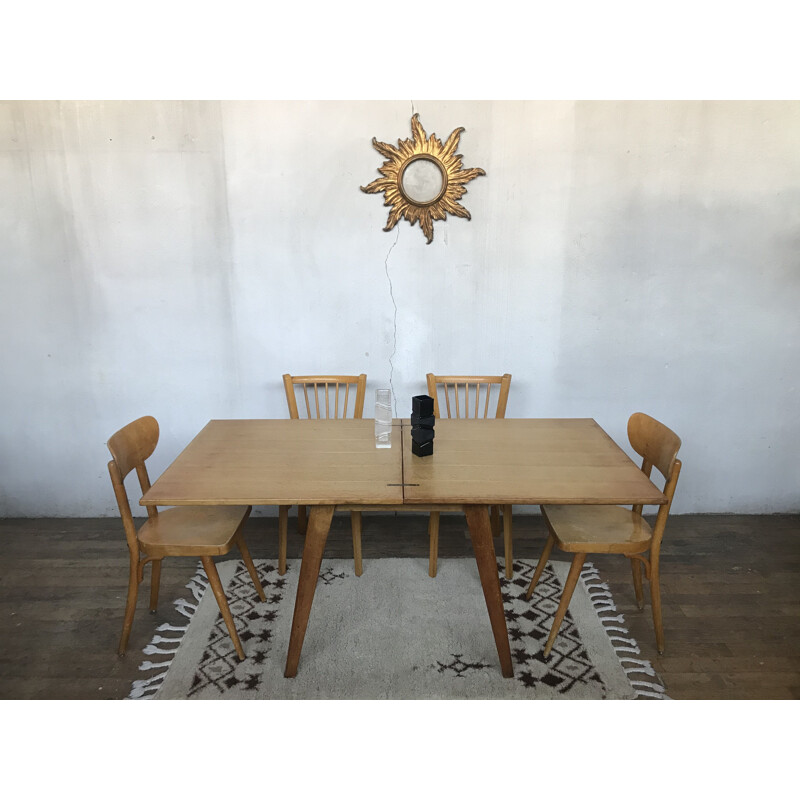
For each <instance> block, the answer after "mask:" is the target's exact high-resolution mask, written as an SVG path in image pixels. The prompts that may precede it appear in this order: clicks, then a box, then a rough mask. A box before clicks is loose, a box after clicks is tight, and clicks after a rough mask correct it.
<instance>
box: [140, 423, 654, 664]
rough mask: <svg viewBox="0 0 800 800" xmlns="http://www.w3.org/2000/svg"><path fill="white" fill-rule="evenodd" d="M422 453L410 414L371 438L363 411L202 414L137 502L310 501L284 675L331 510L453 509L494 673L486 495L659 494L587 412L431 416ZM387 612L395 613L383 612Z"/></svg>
mask: <svg viewBox="0 0 800 800" xmlns="http://www.w3.org/2000/svg"><path fill="white" fill-rule="evenodd" d="M435 431H436V438H435V440H434V452H433V455H430V456H426V457H419V456H416V455H413V454H412V452H411V425H410V420H395V422H394V425H393V428H392V446H391V447H390V448H376V447H375V437H374V422H373V420H371V419H355V420H273V419H257V420H212V421H211V422H209V423H208V424H207V425H206V426H205V427H204V428H203V429H202V430H201V431H200V433H198V434H197V436H196V437H195V438H194V439H193V440H192V441H191V442H190V443H189V444H188V445H187V447H186V448H185V449H184V450H183V452H181V453H180V454H179V455H178V457H177V458H176V459H175V461H174V462H173V463H172V464H171V465H170V466H169V467H167V469H166V470H165V471H164V473H163V474H162V475H161V476H160V477H159V478H158V480H157V481H156V482H155V483H154V484H153V485H152V486H151V487H150V489H149V490H148V491H147V492H146V493H145V494H144V496H143V497H142V499H141V500H140V503H141V505H144V506H147V505H157V506H174V505H263V506H272V505H274V506H282V505H288V506H291V505H305V506H309V507H310V509H311V510H310V515H309V521H308V528H307V531H306V537H305V545H304V548H303V557H302V562H301V566H300V575H299V579H298V586H297V596H296V599H295V607H294V615H293V619H292V628H291V633H290V638H289V648H288V653H287V657H286V668H285V671H284V675H285V676H286V677H287V678H291V677H294V676H295V675H296V674H297V668H298V663H299V660H300V651H301V649H302V646H303V639H304V637H305V632H306V628H307V626H308V622H309V617H310V613H311V606H312V602H313V599H314V591H315V588H316V584H317V580H318V577H319V572H320V566H321V563H322V557H323V553H324V549H325V542H326V540H327V537H328V532H329V529H330V524H331V519H332V517H333V513H334V511H335V510H336V509H349V510H381V509H383V510H392V511H394V510H398V509H400V510H404V509H407V510H409V511H427V510H463V512H464V514H465V516H466V520H467V524H468V526H469V532H470V537H471V540H472V546H473V551H474V554H475V561H476V563H477V567H478V574H479V576H480V581H481V586H482V590H483V595H484V599H485V602H486V608H487V611H488V614H489V621H490V624H491V627H492V633H493V635H494V640H495V645H496V647H497V653H498V657H499V660H500V668H501V672H502V674H503V676H504V677H507V678H509V677H512V676H513V666H512V662H511V651H510V647H509V642H508V631H507V628H506V621H505V614H504V611H503V601H502V596H501V593H500V580H499V575H498V569H497V562H496V557H495V551H494V543H493V539H492V529H491V524H490V520H489V513H488V507H489V506H490V505H510V504H515V505H539V504H548V503H552V504H573V503H580V504H606V505H608V504H613V505H617V504H620V505H623V504H644V505H661V504H663V503H664V502H666V498H665V497H664V495H663V493H662V492H661V491H660V490H659V489H658V488H657V487H656V486H655V485H654V484H653V483H652V482H651V481H650V480H649V479H648V478H647V477H646V476H645V475H644V473H643V472H642V471H641V470H640V469H639V467H638V466H637V465H636V464H634V463H633V461H632V460H631V459H630V458H629V457H628V456H627V455H626V454H625V452H624V451H623V450H621V449H620V448H619V447H618V446H617V444H616V443H615V442H614V441H613V440H612V439H611V437H609V436H608V434H606V433H605V431H603V429H602V428H601V427H600V426H599V425H598V424H597V423H596V422H595V421H594V420H592V419H490V420H483V419H480V420H475V419H441V420H437V421H436V426H435ZM395 622H397V621H395Z"/></svg>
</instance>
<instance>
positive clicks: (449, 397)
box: [427, 372, 511, 419]
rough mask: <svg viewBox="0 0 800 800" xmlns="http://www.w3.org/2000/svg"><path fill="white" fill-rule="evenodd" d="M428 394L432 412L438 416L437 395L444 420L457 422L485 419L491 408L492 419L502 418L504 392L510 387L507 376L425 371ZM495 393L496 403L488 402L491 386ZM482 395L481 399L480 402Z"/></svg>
mask: <svg viewBox="0 0 800 800" xmlns="http://www.w3.org/2000/svg"><path fill="white" fill-rule="evenodd" d="M427 379H428V394H429V395H430V396H431V397H432V398H433V413H434V414H435V415H436V416H437V417H441V416H442V415H441V413H440V412H439V409H440V404H439V393H440V392H441V393H442V394H443V395H444V401H445V410H446V412H447V417H455V418H458V419H467V418H469V417H472V418H474V419H478V418H482V419H487V418H489V415H490V411H491V410H492V407H494V417H495V418H496V419H502V418H503V417H505V415H506V404H507V403H508V389H509V387H510V386H511V375H509V374H508V373H506V374H505V375H434V374H433V373H432V372H429V373H428V375H427ZM495 386H497V387H499V390H498V391H497V392H496V395H497V399H496V403H493V402H491V395H492V389H493V387H495ZM482 395H483V396H484V398H483V399H481V397H482Z"/></svg>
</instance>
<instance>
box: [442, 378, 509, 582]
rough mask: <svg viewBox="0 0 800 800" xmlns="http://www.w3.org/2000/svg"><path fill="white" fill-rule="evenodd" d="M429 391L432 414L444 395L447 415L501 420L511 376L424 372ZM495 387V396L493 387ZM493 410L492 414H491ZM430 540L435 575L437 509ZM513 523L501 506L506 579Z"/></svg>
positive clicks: (495, 511)
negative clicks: (431, 401) (426, 373)
mask: <svg viewBox="0 0 800 800" xmlns="http://www.w3.org/2000/svg"><path fill="white" fill-rule="evenodd" d="M427 381H428V394H429V395H430V396H431V397H432V398H433V413H434V415H435V416H436V417H441V416H442V414H441V412H440V409H441V405H442V404H441V403H440V401H439V395H440V394H441V395H442V396H443V398H444V408H445V410H446V412H447V417H448V418H452V417H455V418H458V419H468V418H473V419H489V418H490V417H492V416H493V417H494V418H495V419H503V418H504V417H505V415H506V405H507V404H508V390H509V388H510V386H511V375H509V374H508V373H506V374H505V375H434V374H433V373H432V372H429V373H428V375H427ZM495 387H497V392H496V393H494V394H495V395H496V397H495V396H493V392H492V390H493V389H494V388H495ZM492 412H493V413H492ZM491 513H492V531H493V533H494V535H495V536H497V535H499V533H500V509H499V507H498V506H492V510H491ZM428 536H429V539H430V556H429V567H428V573H429V574H430V576H431V577H434V576H435V575H436V561H437V558H438V551H439V512H438V511H432V512H431V516H430V521H429V522H428ZM511 536H512V522H511V506H510V505H505V506H503V541H504V548H505V561H506V578H508V579H509V580H511V578H512V577H513V575H514V565H513V553H512V546H511Z"/></svg>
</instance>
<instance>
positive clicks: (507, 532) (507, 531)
mask: <svg viewBox="0 0 800 800" xmlns="http://www.w3.org/2000/svg"><path fill="white" fill-rule="evenodd" d="M503 544H504V546H505V554H506V578H507V579H508V580H511V579H512V578H513V577H514V553H513V551H512V549H511V506H503Z"/></svg>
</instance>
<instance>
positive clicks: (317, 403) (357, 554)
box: [278, 373, 367, 575]
mask: <svg viewBox="0 0 800 800" xmlns="http://www.w3.org/2000/svg"><path fill="white" fill-rule="evenodd" d="M283 386H284V389H285V390H286V402H287V403H288V405H289V417H290V418H291V419H301V416H300V409H299V408H298V404H297V395H300V397H301V400H303V401H304V405H305V417H303V419H345V418H347V416H348V413H351V416H352V419H361V418H362V417H363V415H364V396H365V394H366V391H367V376H366V375H365V374H364V373H362V374H361V375H288V374H287V375H284V376H283ZM301 390H302V391H301ZM309 395H311V396H310V397H309ZM351 399H352V412H350V411H349V409H350V403H351ZM289 508H290V506H278V573H279V574H280V575H283V574H284V573H285V572H286V546H287V539H288V529H289ZM350 521H351V525H352V528H353V562H354V564H355V573H356V575H361V573H362V572H363V569H362V565H361V512H360V511H351V512H350ZM307 525H308V510H307V509H306V507H305V506H298V507H297V530H298V532H299V533H305V531H306V526H307Z"/></svg>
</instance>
